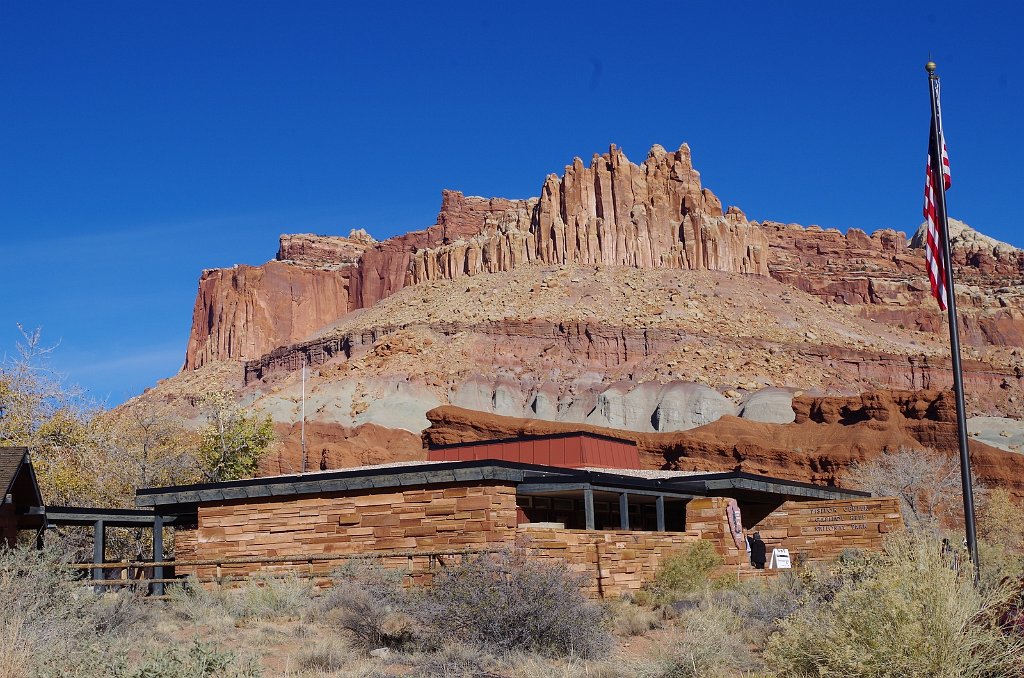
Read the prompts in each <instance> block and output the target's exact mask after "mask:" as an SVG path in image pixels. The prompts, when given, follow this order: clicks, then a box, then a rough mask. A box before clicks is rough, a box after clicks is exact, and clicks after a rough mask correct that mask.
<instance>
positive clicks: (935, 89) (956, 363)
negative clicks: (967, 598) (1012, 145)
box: [925, 61, 980, 582]
mask: <svg viewBox="0 0 1024 678" xmlns="http://www.w3.org/2000/svg"><path fill="white" fill-rule="evenodd" d="M925 70H927V71H928V89H929V91H930V92H931V99H932V138H931V143H930V144H929V146H931V149H930V155H931V171H932V187H933V190H934V191H935V196H936V200H935V203H936V205H935V208H936V212H937V214H936V217H937V218H936V221H937V222H938V223H939V224H940V225H941V228H942V262H943V265H944V267H945V269H946V281H945V284H946V301H947V303H946V312H947V313H948V314H949V346H950V352H951V354H952V358H953V392H954V394H955V396H956V433H957V442H958V443H959V445H960V483H961V486H962V488H963V495H964V525H965V528H966V532H967V550H968V552H969V555H970V557H971V562H972V563H973V565H974V580H975V582H977V581H978V578H979V575H980V571H979V566H980V563H979V560H978V534H977V528H976V525H975V520H974V489H973V487H972V481H971V457H970V453H969V451H968V449H967V415H966V408H965V407H964V377H963V370H962V368H961V366H960V327H959V323H958V320H957V314H956V294H955V292H954V289H953V287H954V286H953V257H952V255H951V250H950V245H949V221H948V219H947V217H946V179H945V176H944V171H943V167H942V143H943V135H942V116H941V115H940V112H939V111H940V109H939V76H937V75H936V74H935V62H934V61H929V62H928V63H927V64H926V65H925Z"/></svg>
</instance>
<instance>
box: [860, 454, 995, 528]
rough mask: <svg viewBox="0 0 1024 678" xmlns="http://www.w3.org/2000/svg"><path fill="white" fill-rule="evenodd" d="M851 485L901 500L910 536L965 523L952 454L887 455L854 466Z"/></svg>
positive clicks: (958, 475) (904, 520) (957, 468)
mask: <svg viewBox="0 0 1024 678" xmlns="http://www.w3.org/2000/svg"><path fill="white" fill-rule="evenodd" d="M849 482H850V484H851V486H853V487H857V488H860V489H862V490H868V491H869V492H871V493H872V494H874V495H875V496H878V497H896V498H898V499H899V502H900V513H901V514H902V515H903V524H904V525H905V526H906V528H907V529H908V530H909V531H911V532H921V533H927V534H931V535H936V534H938V533H939V531H940V528H941V526H942V525H943V524H944V523H948V522H949V521H950V520H955V521H957V522H961V521H962V517H963V503H962V495H961V489H960V462H959V460H958V459H957V458H956V457H954V456H952V455H950V454H946V453H942V452H938V451H936V450H932V449H927V448H926V449H921V450H918V449H912V448H900V449H899V450H895V451H891V450H890V451H885V452H883V453H882V454H881V455H879V456H878V457H876V458H875V459H873V460H871V461H869V462H864V463H855V464H853V465H851V467H850V473H849ZM979 489H980V488H979Z"/></svg>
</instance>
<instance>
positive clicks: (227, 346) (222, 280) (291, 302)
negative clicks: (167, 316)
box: [183, 261, 351, 370]
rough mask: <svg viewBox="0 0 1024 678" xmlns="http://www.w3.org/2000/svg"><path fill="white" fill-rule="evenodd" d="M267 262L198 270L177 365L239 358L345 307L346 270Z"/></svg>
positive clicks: (295, 335)
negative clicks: (181, 357)
mask: <svg viewBox="0 0 1024 678" xmlns="http://www.w3.org/2000/svg"><path fill="white" fill-rule="evenodd" d="M350 270H351V269H344V270H341V271H325V270H319V269H310V268H304V267H299V266H292V265H289V264H285V263H282V262H278V261H271V262H269V263H266V264H264V265H262V266H236V267H234V268H218V269H210V270H207V271H203V274H202V277H200V279H199V294H198V295H197V296H196V303H195V308H194V309H193V311H192V333H191V335H190V336H189V342H188V349H187V351H186V354H185V365H184V368H183V369H186V370H192V369H195V368H197V367H202V366H203V365H205V364H207V363H210V362H213V361H216V360H245V359H247V358H252V357H254V356H258V355H261V354H263V353H266V352H267V351H270V350H272V349H273V348H275V347H277V346H285V345H288V344H292V343H295V342H297V341H300V340H302V339H305V338H307V337H309V336H310V335H311V334H312V333H313V332H315V331H316V330H318V329H320V328H321V327H323V325H324V322H325V319H330V318H338V317H340V316H342V315H343V314H345V313H347V312H348V310H349V278H348V275H349V271H350Z"/></svg>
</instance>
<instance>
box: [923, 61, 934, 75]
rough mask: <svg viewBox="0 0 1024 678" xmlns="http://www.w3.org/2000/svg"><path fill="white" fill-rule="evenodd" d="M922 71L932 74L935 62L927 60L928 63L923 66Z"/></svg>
mask: <svg viewBox="0 0 1024 678" xmlns="http://www.w3.org/2000/svg"><path fill="white" fill-rule="evenodd" d="M924 70H926V71H928V72H929V73H934V72H935V62H934V61H932V60H931V59H929V60H928V63H926V64H925V65H924Z"/></svg>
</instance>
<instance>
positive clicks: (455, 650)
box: [403, 643, 503, 678]
mask: <svg viewBox="0 0 1024 678" xmlns="http://www.w3.org/2000/svg"><path fill="white" fill-rule="evenodd" d="M403 663H408V664H412V665H413V666H414V667H415V669H414V670H413V674H414V675H417V676H431V677H432V678H434V677H436V678H460V677H461V676H495V675H501V674H499V673H497V671H496V669H499V670H500V668H501V666H500V664H501V663H502V662H501V660H500V659H499V658H496V657H494V656H493V655H491V654H489V653H487V652H486V651H485V650H482V649H481V648H480V647H478V646H475V645H466V644H464V643H446V644H445V645H443V646H441V647H437V648H433V649H432V650H430V651H428V652H418V653H415V654H412V655H406V656H404V657H403ZM502 673H503V672H502Z"/></svg>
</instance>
